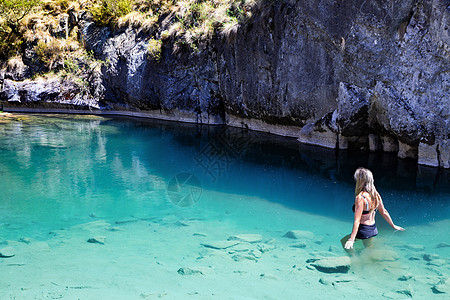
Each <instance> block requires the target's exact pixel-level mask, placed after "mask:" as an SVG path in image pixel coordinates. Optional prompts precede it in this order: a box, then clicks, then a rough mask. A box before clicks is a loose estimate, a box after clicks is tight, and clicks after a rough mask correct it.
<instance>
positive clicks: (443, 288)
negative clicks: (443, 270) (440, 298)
mask: <svg viewBox="0 0 450 300" xmlns="http://www.w3.org/2000/svg"><path fill="white" fill-rule="evenodd" d="M431 290H432V291H433V293H435V294H444V293H445V294H450V281H449V279H447V280H446V279H444V278H441V279H440V280H439V282H438V283H437V284H435V285H433V287H432V288H431Z"/></svg>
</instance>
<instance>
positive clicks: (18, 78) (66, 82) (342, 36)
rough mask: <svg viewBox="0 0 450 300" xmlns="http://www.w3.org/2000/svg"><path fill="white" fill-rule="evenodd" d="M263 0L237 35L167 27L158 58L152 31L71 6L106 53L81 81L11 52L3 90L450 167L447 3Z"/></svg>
mask: <svg viewBox="0 0 450 300" xmlns="http://www.w3.org/2000/svg"><path fill="white" fill-rule="evenodd" d="M258 3H259V4H258V5H256V6H255V7H254V8H253V11H252V17H251V18H250V19H249V20H247V21H246V22H244V23H242V24H239V27H238V31H237V34H236V36H235V38H234V39H227V38H224V37H223V36H220V35H215V36H213V37H212V38H211V39H210V40H207V41H203V42H202V43H200V44H199V45H198V48H197V49H196V51H190V50H189V49H184V48H183V49H184V50H183V49H181V50H180V49H179V43H178V41H177V40H176V37H174V36H166V35H164V36H165V38H164V43H163V46H162V53H161V59H160V60H155V59H151V58H149V56H148V53H147V52H148V50H147V46H148V39H149V36H148V33H146V32H144V31H142V30H140V29H139V28H133V27H132V26H129V27H124V28H107V27H99V26H97V25H96V24H95V23H94V22H93V20H92V16H91V15H90V14H89V12H88V11H86V10H80V11H78V12H75V11H72V12H71V14H76V18H71V19H73V20H76V22H75V21H74V22H75V23H71V24H70V26H71V28H72V27H76V28H78V32H79V40H80V43H82V44H83V45H84V47H85V48H86V49H87V50H88V51H90V52H91V53H92V54H93V56H94V58H95V59H97V60H98V62H101V63H97V64H96V66H97V67H95V68H91V69H89V70H88V71H86V72H88V73H89V74H87V73H86V74H83V75H82V77H83V80H85V83H83V84H84V85H83V84H80V82H77V80H76V78H71V77H64V78H62V77H61V78H60V77H58V76H54V77H48V78H46V79H35V80H30V79H27V78H26V76H25V75H23V74H26V73H27V72H25V71H24V70H25V69H27V68H31V67H30V66H28V65H26V64H25V63H24V62H22V65H21V64H20V63H16V67H15V69H14V68H12V69H9V70H8V69H7V70H4V71H1V72H0V85H1V90H0V101H1V103H2V104H3V106H4V109H5V110H7V109H9V110H11V111H23V110H21V109H29V108H35V109H38V110H39V111H42V112H45V111H46V112H50V111H51V110H53V109H63V110H65V109H68V110H67V111H66V112H70V111H71V110H81V111H84V110H90V111H93V112H95V113H99V114H115V113H116V112H117V113H119V114H124V115H135V116H143V117H151V118H160V119H167V120H173V121H182V122H192V123H198V124H227V125H231V126H237V127H244V128H248V129H252V130H258V131H264V132H270V133H274V134H278V135H284V136H289V137H295V138H297V139H298V140H299V141H300V142H302V143H307V144H313V145H319V146H323V147H327V148H332V149H356V150H367V151H384V152H393V153H396V154H397V156H398V157H400V158H411V159H413V160H417V162H418V164H421V165H427V166H434V167H439V168H450V150H449V149H450V146H449V143H450V142H449V136H450V124H449V116H450V99H449V97H448V95H449V93H448V92H449V85H448V82H449V75H448V74H449V73H448V70H449V68H450V61H449V60H448V57H449V49H450V46H449V45H450V40H449V36H450V35H449V28H448V26H446V24H447V23H448V20H449V18H450V12H449V11H448V9H447V7H446V6H445V4H444V3H441V2H439V1H413V0H408V1H404V2H402V4H401V5H398V3H396V2H395V1H394V0H385V1H381V2H376V3H375V2H373V3H372V2H371V3H367V1H363V0H352V1H347V2H346V4H345V5H342V6H341V5H331V4H330V3H328V2H327V1H324V2H323V3H322V2H321V3H320V4H312V3H310V2H309V1H289V0H287V1H276V2H273V1H266V0H262V1H259V2H258ZM66 19H67V18H66ZM66 19H61V22H63V21H64V20H66ZM65 22H69V21H68V19H67V20H66V21H65ZM159 22H160V23H159V24H158V25H159V27H158V29H157V30H156V31H155V32H153V33H152V37H153V36H154V38H160V37H161V36H163V32H166V33H167V32H168V30H169V26H170V16H167V18H161V19H160V20H159ZM63 23H64V22H63ZM63 25H64V24H63ZM65 26H66V27H67V26H69V24H68V23H67V24H66V25H65ZM63 27H64V26H63ZM177 43H178V44H177ZM29 50H30V51H31V52H32V49H29ZM26 63H27V64H29V63H30V62H29V61H26ZM61 112H62V110H61Z"/></svg>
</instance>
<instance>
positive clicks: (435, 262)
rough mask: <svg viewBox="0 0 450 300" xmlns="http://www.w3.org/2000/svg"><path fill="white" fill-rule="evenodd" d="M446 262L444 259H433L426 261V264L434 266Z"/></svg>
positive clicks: (442, 264)
mask: <svg viewBox="0 0 450 300" xmlns="http://www.w3.org/2000/svg"><path fill="white" fill-rule="evenodd" d="M446 264H447V261H446V260H445V259H433V260H432V261H429V262H428V263H427V265H430V266H436V267H441V266H445V265H446Z"/></svg>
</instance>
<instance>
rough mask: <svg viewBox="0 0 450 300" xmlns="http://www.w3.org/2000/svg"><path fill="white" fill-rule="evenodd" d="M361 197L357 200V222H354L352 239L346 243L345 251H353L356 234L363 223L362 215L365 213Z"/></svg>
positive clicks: (357, 197)
mask: <svg viewBox="0 0 450 300" xmlns="http://www.w3.org/2000/svg"><path fill="white" fill-rule="evenodd" d="M362 202H363V201H362V199H361V197H360V196H359V195H358V196H356V199H355V220H354V221H353V229H352V233H351V234H350V238H349V239H348V241H347V242H346V243H345V246H344V248H345V249H352V248H353V243H354V242H355V238H356V234H357V233H358V228H359V224H360V223H361V215H362V212H363V203H362Z"/></svg>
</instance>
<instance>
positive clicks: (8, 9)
mask: <svg viewBox="0 0 450 300" xmlns="http://www.w3.org/2000/svg"><path fill="white" fill-rule="evenodd" d="M40 3H41V0H0V59H5V58H8V57H10V56H11V55H14V53H15V52H17V51H18V50H19V49H20V45H21V43H22V40H21V39H20V38H21V35H20V31H19V27H20V21H22V19H23V18H25V16H26V15H27V14H29V13H30V12H31V11H32V10H33V9H34V8H35V7H37V6H38V5H39V4H40Z"/></svg>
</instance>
